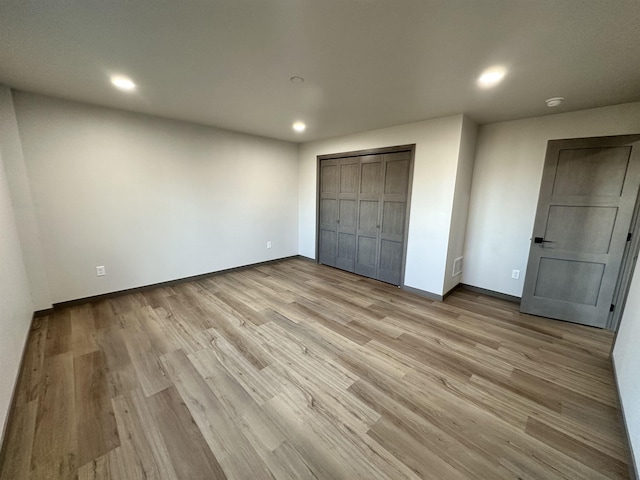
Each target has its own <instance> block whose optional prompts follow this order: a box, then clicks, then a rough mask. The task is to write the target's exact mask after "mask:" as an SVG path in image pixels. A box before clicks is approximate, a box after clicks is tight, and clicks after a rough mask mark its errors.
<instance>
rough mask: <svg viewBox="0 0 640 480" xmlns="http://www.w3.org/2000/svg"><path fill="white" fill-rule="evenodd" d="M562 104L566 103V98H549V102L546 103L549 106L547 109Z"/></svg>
mask: <svg viewBox="0 0 640 480" xmlns="http://www.w3.org/2000/svg"><path fill="white" fill-rule="evenodd" d="M562 102H564V97H553V98H548V99H547V100H545V103H546V104H547V107H549V108H553V107H557V106H558V105H560V104H561V103H562Z"/></svg>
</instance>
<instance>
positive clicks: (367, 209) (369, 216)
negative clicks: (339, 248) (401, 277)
mask: <svg viewBox="0 0 640 480" xmlns="http://www.w3.org/2000/svg"><path fill="white" fill-rule="evenodd" d="M382 160H383V157H382V155H367V156H365V157H361V160H360V191H359V194H358V228H357V232H356V235H357V238H356V268H355V271H356V273H359V274H360V275H365V276H367V277H371V278H376V277H377V271H378V255H379V245H378V244H379V241H378V240H379V236H380V200H381V198H380V195H381V193H382V165H383V164H382Z"/></svg>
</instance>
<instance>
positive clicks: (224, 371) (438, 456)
mask: <svg viewBox="0 0 640 480" xmlns="http://www.w3.org/2000/svg"><path fill="white" fill-rule="evenodd" d="M611 342H612V335H611V334H610V332H606V331H602V330H597V329H593V328H589V327H582V326H578V325H572V324H568V323H562V322H557V321H552V320H546V319H542V318H538V317H531V316H527V315H521V314H520V313H518V310H517V305H515V304H511V303H508V302H504V301H501V300H497V299H494V298H490V297H486V296H482V295H479V294H476V293H471V292H469V291H465V290H459V291H457V292H455V293H454V294H453V295H451V296H450V297H449V298H447V299H446V301H444V302H433V301H430V300H427V299H425V298H422V297H419V296H415V295H412V294H409V293H406V292H403V291H401V290H399V289H397V288H395V287H392V286H390V285H387V284H384V283H380V282H376V281H373V280H369V279H365V278H362V277H358V276H354V275H351V274H348V273H345V272H342V271H339V270H335V269H332V268H329V267H324V266H320V265H316V264H314V263H312V262H309V261H306V260H302V259H289V260H285V261H281V262H277V263H273V264H269V265H263V266H259V267H255V268H251V269H246V270H240V271H235V272H232V273H226V274H222V275H218V276H213V277H210V278H208V279H205V280H200V281H196V282H191V283H184V284H180V285H178V286H173V287H165V288H158V289H155V290H149V291H145V292H139V293H133V294H129V295H126V296H121V297H115V298H112V299H109V300H103V301H99V302H95V303H91V304H85V305H81V306H75V307H71V308H67V309H63V310H59V311H56V312H55V314H53V315H51V316H49V317H45V318H40V319H36V320H35V322H34V324H33V328H32V331H31V334H30V338H29V341H28V348H27V351H26V354H25V360H24V365H23V368H22V373H21V377H20V380H19V385H18V390H17V393H16V401H15V405H14V408H13V412H12V420H11V423H10V425H9V428H8V433H7V439H6V446H5V448H4V455H3V458H2V459H1V462H2V463H1V464H0V478H2V479H3V480H4V479H7V480H8V479H25V478H34V479H35V478H38V479H39V478H46V479H58V478H59V479H69V478H79V479H109V478H112V479H127V480H129V479H143V478H144V479H148V478H150V479H230V480H233V479H237V480H245V479H251V480H260V479H349V480H353V479H367V480H369V479H393V480H397V479H398V480H399V479H418V478H428V479H447V480H449V479H452V480H455V479H472V478H480V479H557V478H560V479H563V478H564V479H571V480H574V479H622V478H628V475H629V473H628V462H629V456H628V449H627V448H628V447H627V445H626V440H625V438H624V434H623V429H622V424H621V419H620V414H619V410H618V399H617V394H616V390H615V386H614V379H613V374H612V370H611V366H610V360H609V350H610V347H611Z"/></svg>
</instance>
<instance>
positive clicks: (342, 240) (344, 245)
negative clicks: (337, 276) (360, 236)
mask: <svg viewBox="0 0 640 480" xmlns="http://www.w3.org/2000/svg"><path fill="white" fill-rule="evenodd" d="M355 259H356V236H355V235H354V234H351V233H342V232H340V233H338V251H337V254H336V267H338V268H341V269H343V270H347V271H349V272H353V271H354V268H355Z"/></svg>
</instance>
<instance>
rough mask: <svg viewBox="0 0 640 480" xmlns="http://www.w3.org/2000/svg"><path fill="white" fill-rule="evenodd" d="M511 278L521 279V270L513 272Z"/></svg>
mask: <svg viewBox="0 0 640 480" xmlns="http://www.w3.org/2000/svg"><path fill="white" fill-rule="evenodd" d="M511 278H513V279H514V280H518V279H519V278H520V270H511Z"/></svg>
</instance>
